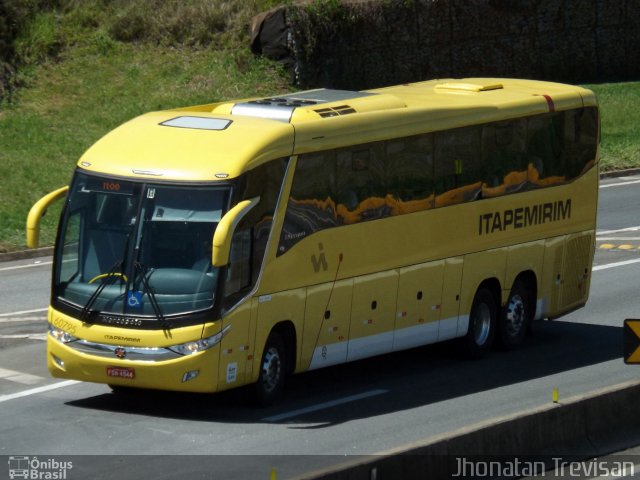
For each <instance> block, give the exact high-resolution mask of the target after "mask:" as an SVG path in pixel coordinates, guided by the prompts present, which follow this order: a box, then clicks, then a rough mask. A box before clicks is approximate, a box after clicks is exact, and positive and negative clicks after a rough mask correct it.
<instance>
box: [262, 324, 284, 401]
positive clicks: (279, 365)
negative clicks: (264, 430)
mask: <svg viewBox="0 0 640 480" xmlns="http://www.w3.org/2000/svg"><path fill="white" fill-rule="evenodd" d="M286 372H287V368H286V351H285V344H284V340H283V339H282V337H281V336H280V334H279V333H278V332H271V334H270V335H269V338H268V339H267V343H266V345H265V347H264V353H263V354H262V361H261V362H260V374H259V375H258V381H257V383H256V397H257V400H258V403H259V404H260V405H271V404H273V403H275V402H277V401H278V400H280V399H281V398H282V394H283V391H284V381H285V376H286Z"/></svg>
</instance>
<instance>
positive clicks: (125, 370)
mask: <svg viewBox="0 0 640 480" xmlns="http://www.w3.org/2000/svg"><path fill="white" fill-rule="evenodd" d="M107 376H108V377H117V378H136V371H135V369H133V368H131V367H107Z"/></svg>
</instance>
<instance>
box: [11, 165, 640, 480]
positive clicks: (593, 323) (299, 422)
mask: <svg viewBox="0 0 640 480" xmlns="http://www.w3.org/2000/svg"><path fill="white" fill-rule="evenodd" d="M599 214H600V216H599V221H598V242H597V244H598V249H597V251H596V259H595V263H594V272H593V277H592V285H591V298H590V300H589V303H588V304H587V306H586V307H585V308H583V309H581V310H579V311H576V312H574V313H572V314H570V315H567V316H565V317H563V318H561V319H559V320H555V321H552V322H550V321H541V322H537V323H536V325H535V332H534V335H533V336H531V337H530V338H529V341H528V343H527V344H526V345H525V346H524V347H523V348H522V349H520V350H518V351H515V352H495V353H493V354H492V355H490V356H489V357H487V358H484V359H481V360H479V361H475V362H471V361H466V360H462V359H461V358H460V357H459V355H458V354H457V352H456V351H455V349H454V348H453V346H452V345H451V344H450V343H445V344H441V345H434V346H430V347H425V348H420V349H415V350H411V351H407V352H400V353H397V354H391V355H386V356H382V357H378V358H375V359H369V360H363V361H359V362H354V363H351V364H347V365H343V366H338V367H334V368H328V369H324V370H318V371H314V372H309V373H306V374H302V375H298V376H296V377H294V378H293V379H292V381H291V382H290V385H289V389H288V392H287V398H286V399H285V401H284V402H283V403H282V404H280V405H278V406H275V407H271V408H267V409H256V408H255V407H253V406H252V405H251V404H250V403H248V402H247V400H246V397H247V391H246V390H243V389H240V390H236V391H232V392H227V393H223V394H216V395H185V394H171V393H144V394H136V395H131V396H125V397H122V396H118V395H114V394H112V393H111V392H110V390H109V388H108V387H106V386H103V385H93V384H81V383H72V382H60V381H59V380H55V379H52V378H50V377H49V376H48V374H47V372H46V368H45V352H44V342H43V339H44V332H45V328H46V320H45V315H46V313H45V308H46V306H47V301H48V289H49V281H50V280H49V276H50V263H47V262H50V259H48V258H42V259H36V260H25V261H17V262H7V263H3V264H0V455H12V456H15V455H31V456H32V455H38V456H39V457H40V458H48V457H47V456H50V457H52V458H62V457H64V456H68V455H100V456H96V457H93V456H92V457H73V461H74V462H76V463H75V470H72V471H70V474H69V475H68V476H67V478H70V479H73V478H81V477H80V476H78V477H75V476H74V475H71V474H72V473H77V474H78V475H79V474H80V473H81V472H83V473H84V474H88V473H90V474H91V476H92V477H94V478H115V477H116V476H118V477H119V478H132V474H133V473H136V472H137V473H140V475H136V476H141V472H145V475H148V474H149V472H150V471H152V472H153V474H154V477H155V478H174V477H176V476H183V474H188V473H191V474H192V477H193V478H265V479H266V478H270V475H271V472H272V469H275V470H276V472H277V478H278V479H280V478H288V477H290V476H292V475H295V474H300V473H302V472H305V471H309V470H313V469H316V468H319V467H322V466H325V465H330V464H335V463H338V462H341V461H344V459H345V457H344V456H345V455H347V456H357V455H371V454H376V453H380V452H384V451H387V450H389V449H393V448H396V447H399V446H402V445H405V444H408V443H411V442H414V441H418V440H421V439H423V438H426V437H429V436H433V435H438V434H441V433H445V432H449V431H452V430H455V429H458V428H461V427H464V426H468V425H473V424H476V423H479V422H483V421H487V420H489V419H492V418H499V417H501V416H504V415H508V414H512V413H515V412H518V411H520V410H523V409H527V408H532V407H536V406H539V405H542V404H545V403H547V402H551V399H552V391H553V389H554V388H557V389H559V394H560V401H562V399H563V398H566V397H569V396H572V395H576V394H581V393H585V392H589V391H591V390H595V389H598V388H602V387H606V386H608V385H615V384H618V383H621V382H624V381H627V380H632V379H637V378H638V377H640V366H627V365H625V364H624V363H623V361H622V324H623V321H624V319H625V318H640V288H639V286H640V285H639V284H640V282H639V281H638V279H639V278H640V176H637V177H627V178H624V179H622V178H613V179H608V180H605V181H603V183H602V187H601V190H600V212H599ZM634 227H637V230H633V228H634ZM36 262H40V263H36ZM16 312H18V313H16ZM19 312H23V313H19ZM48 388H51V389H49V390H47V389H48ZM470 453H472V452H470ZM523 453H526V452H523ZM105 455H108V456H105ZM125 455H154V457H145V458H143V459H141V460H143V461H139V460H135V458H136V457H124V456H125ZM173 455H181V457H172V456H173ZM184 455H207V456H199V457H185V456H184ZM209 455H212V456H209ZM132 458H133V459H134V460H132ZM203 468H205V469H206V470H207V471H208V472H210V475H209V476H206V475H205V474H203V473H202V469H203ZM3 469H4V467H3V466H2V465H0V478H2V475H3V472H4V470H3Z"/></svg>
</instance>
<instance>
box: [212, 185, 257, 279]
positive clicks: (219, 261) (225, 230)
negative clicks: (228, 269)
mask: <svg viewBox="0 0 640 480" xmlns="http://www.w3.org/2000/svg"><path fill="white" fill-rule="evenodd" d="M259 201H260V197H255V198H251V199H249V200H243V201H242V202H239V203H238V204H237V205H236V206H235V207H233V208H232V209H231V210H229V211H228V212H227V213H225V215H224V216H223V217H222V219H221V220H220V222H219V223H218V226H217V227H216V231H215V232H214V233H213V243H212V249H211V264H212V265H213V266H214V267H224V266H225V265H226V264H228V263H229V252H230V251H231V240H232V239H233V232H234V231H235V229H236V227H237V226H238V224H239V223H240V221H241V220H242V219H243V218H244V216H245V215H246V214H247V213H249V211H250V210H251V209H252V208H253V207H255V206H256V205H257V204H258V202H259Z"/></svg>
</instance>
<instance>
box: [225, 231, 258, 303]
mask: <svg viewBox="0 0 640 480" xmlns="http://www.w3.org/2000/svg"><path fill="white" fill-rule="evenodd" d="M251 237H252V235H251V229H245V230H240V231H237V232H236V233H234V235H233V240H232V241H231V251H230V253H229V265H228V266H227V279H226V282H225V287H224V294H225V295H227V296H228V295H233V294H234V293H238V292H239V291H240V290H242V289H243V288H245V287H248V286H249V285H250V284H251Z"/></svg>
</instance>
